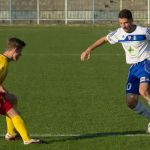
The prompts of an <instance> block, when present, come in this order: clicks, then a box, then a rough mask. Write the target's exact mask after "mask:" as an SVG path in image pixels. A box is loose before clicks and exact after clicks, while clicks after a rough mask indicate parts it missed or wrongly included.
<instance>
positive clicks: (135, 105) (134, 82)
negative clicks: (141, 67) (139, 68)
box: [126, 66, 150, 120]
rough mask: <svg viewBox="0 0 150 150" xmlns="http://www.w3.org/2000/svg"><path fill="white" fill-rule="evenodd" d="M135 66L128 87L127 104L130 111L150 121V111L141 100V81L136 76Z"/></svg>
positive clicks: (129, 76) (131, 71)
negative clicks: (139, 98)
mask: <svg viewBox="0 0 150 150" xmlns="http://www.w3.org/2000/svg"><path fill="white" fill-rule="evenodd" d="M135 70H136V69H135V68H134V66H133V67H131V68H130V71H129V75H128V81H127V86H126V102H127V105H128V107H129V108H130V109H132V110H134V111H135V112H136V113H138V114H139V115H142V116H143V117H145V118H147V119H149V120H150V110H149V109H148V108H147V107H146V106H145V105H143V104H142V103H141V102H140V101H139V100H138V97H139V84H140V79H139V78H138V77H137V76H135Z"/></svg>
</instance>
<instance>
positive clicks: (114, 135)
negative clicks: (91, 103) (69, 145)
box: [0, 133, 150, 138]
mask: <svg viewBox="0 0 150 150" xmlns="http://www.w3.org/2000/svg"><path fill="white" fill-rule="evenodd" d="M4 136H5V134H0V137H4ZM30 136H31V137H49V138H50V137H68V138H69V137H74V138H90V137H91V138H94V137H117V136H119V137H122V136H125V137H149V136H150V134H146V133H135V134H132V133H131V134H128V133H127V134H126V133H110V134H109V133H95V134H94V133H93V134H92V133H91V134H30Z"/></svg>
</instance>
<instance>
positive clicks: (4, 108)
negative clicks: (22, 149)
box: [0, 94, 40, 145]
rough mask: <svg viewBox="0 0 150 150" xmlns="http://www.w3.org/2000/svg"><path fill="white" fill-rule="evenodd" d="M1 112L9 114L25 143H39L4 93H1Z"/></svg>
mask: <svg viewBox="0 0 150 150" xmlns="http://www.w3.org/2000/svg"><path fill="white" fill-rule="evenodd" d="M0 105H1V108H0V113H1V114H3V115H5V116H6V115H7V116H8V117H9V118H10V119H11V120H12V122H13V125H14V127H15V129H16V130H17V132H18V133H19V134H20V136H21V137H22V140H23V142H24V144H26V145H27V144H32V143H39V142H40V140H38V139H31V138H30V136H29V134H28V132H27V129H26V125H25V123H24V121H23V119H22V117H21V116H20V115H19V113H18V112H17V111H16V110H15V109H14V108H13V106H12V105H11V103H10V102H9V100H7V99H6V98H5V97H4V95H2V94H1V95H0Z"/></svg>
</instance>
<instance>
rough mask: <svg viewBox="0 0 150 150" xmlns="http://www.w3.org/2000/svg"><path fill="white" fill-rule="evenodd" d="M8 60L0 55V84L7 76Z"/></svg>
mask: <svg viewBox="0 0 150 150" xmlns="http://www.w3.org/2000/svg"><path fill="white" fill-rule="evenodd" d="M7 68H8V58H7V57H5V56H4V55H2V54H0V84H2V83H3V81H4V80H5V77H6V76H7Z"/></svg>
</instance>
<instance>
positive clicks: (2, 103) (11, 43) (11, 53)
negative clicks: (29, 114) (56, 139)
mask: <svg viewBox="0 0 150 150" xmlns="http://www.w3.org/2000/svg"><path fill="white" fill-rule="evenodd" d="M24 47H25V42H24V41H22V40H20V39H18V38H10V39H8V42H7V47H6V50H5V51H4V52H3V54H0V114H2V115H5V116H6V122H7V134H6V135H5V139H6V140H15V138H16V137H17V135H18V134H20V136H21V138H22V140H23V143H24V144H25V145H28V144H33V143H40V142H41V141H40V140H39V139H31V137H30V136H29V134H28V132H27V129H26V126H25V123H24V121H23V119H22V117H21V116H20V114H19V113H18V112H17V111H16V109H15V107H14V106H15V104H16V102H17V99H16V97H15V95H13V94H10V93H9V92H8V91H7V90H6V89H5V88H4V86H3V81H4V80H5V77H6V75H7V69H8V64H9V62H11V61H17V60H18V58H19V57H20V56H21V52H22V49H23V48H24Z"/></svg>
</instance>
